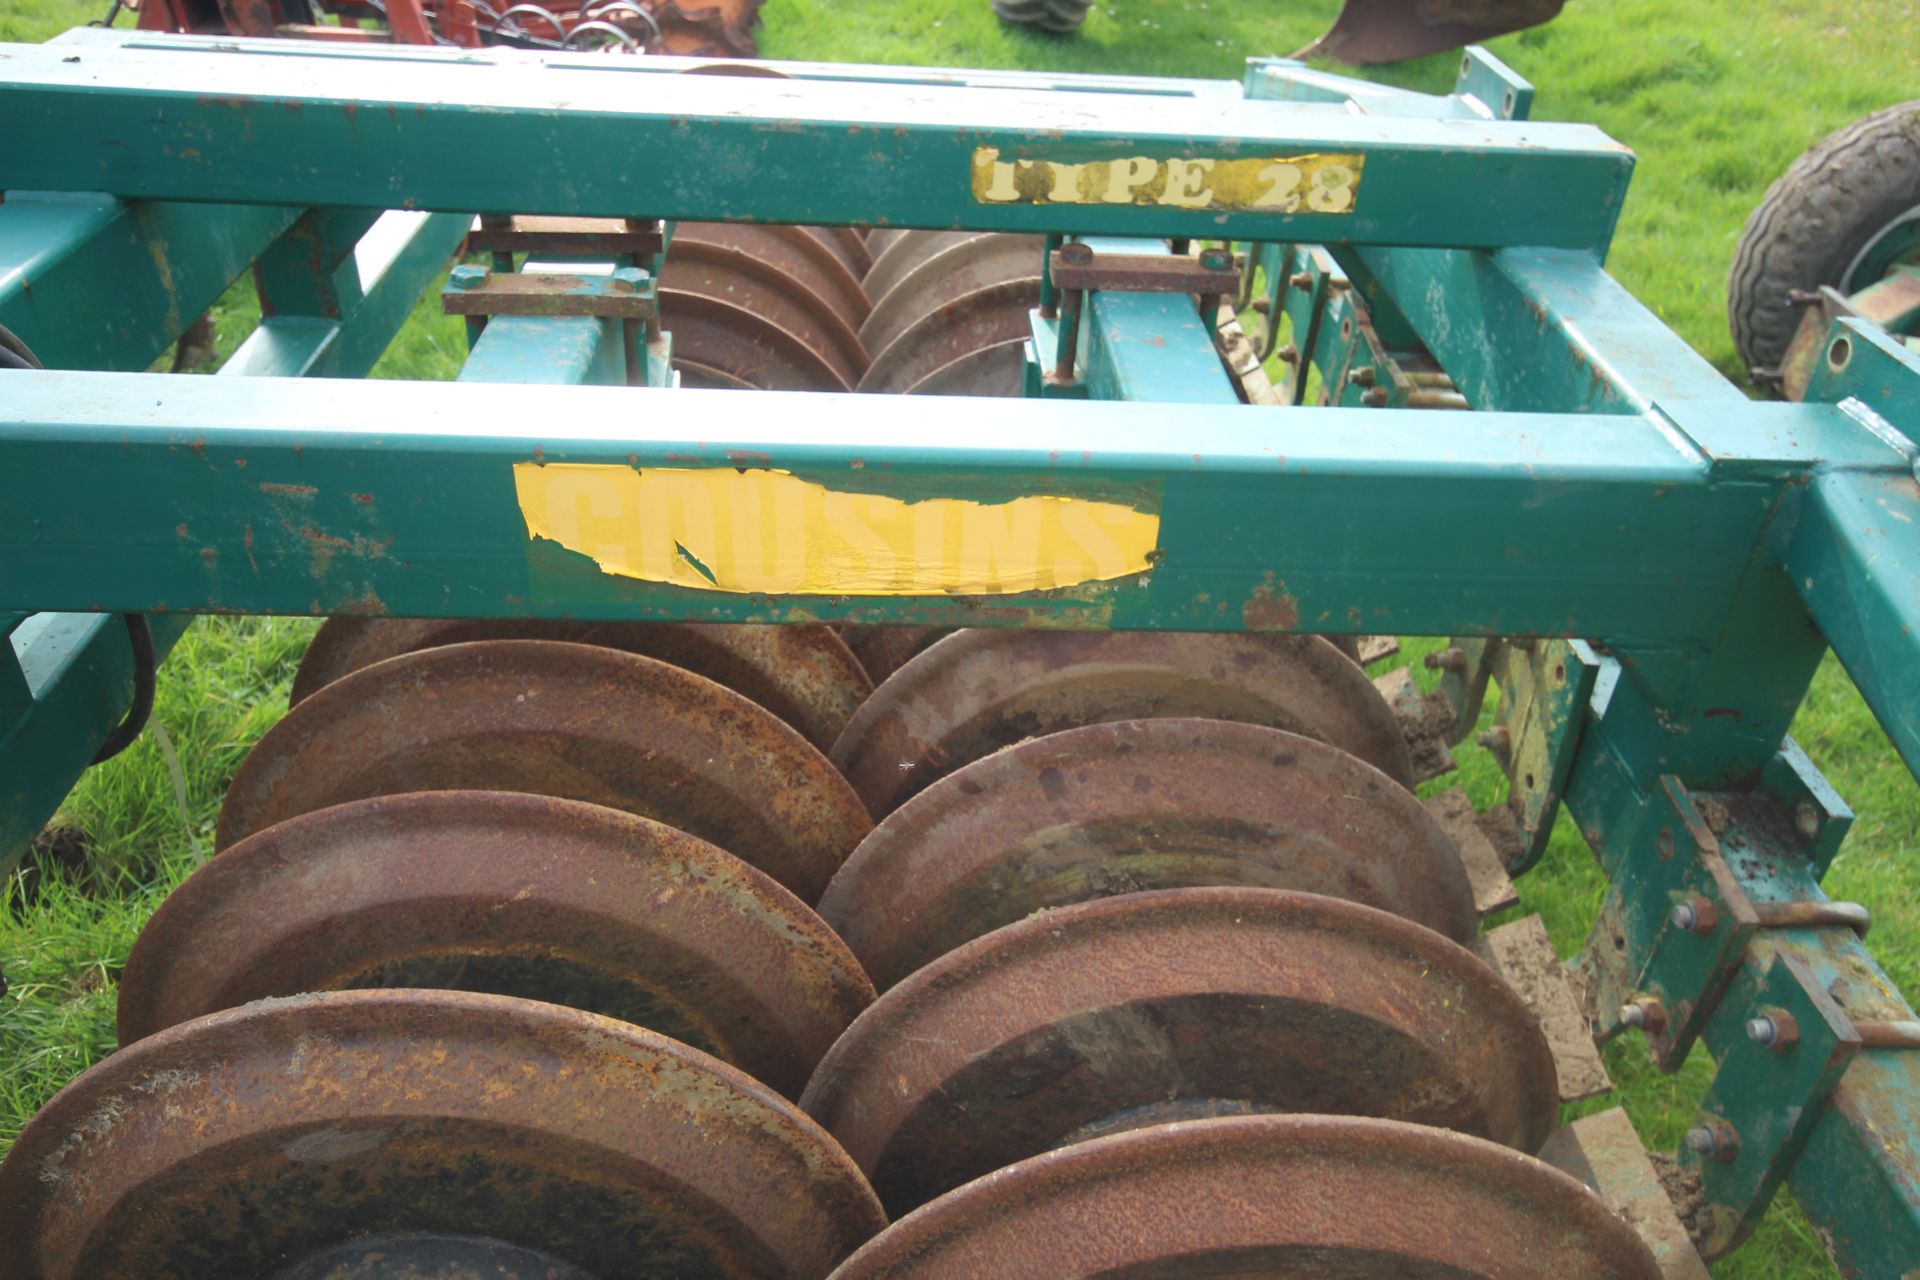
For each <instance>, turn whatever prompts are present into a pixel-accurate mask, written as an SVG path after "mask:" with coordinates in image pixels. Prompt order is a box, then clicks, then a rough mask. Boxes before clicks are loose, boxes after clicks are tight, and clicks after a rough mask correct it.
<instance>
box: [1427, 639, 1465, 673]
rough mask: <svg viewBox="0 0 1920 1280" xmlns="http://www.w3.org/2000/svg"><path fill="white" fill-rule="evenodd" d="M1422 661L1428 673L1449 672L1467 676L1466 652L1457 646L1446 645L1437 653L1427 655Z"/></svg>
mask: <svg viewBox="0 0 1920 1280" xmlns="http://www.w3.org/2000/svg"><path fill="white" fill-rule="evenodd" d="M1422 661H1424V662H1425V663H1426V664H1427V670H1429V671H1451V672H1453V673H1454V674H1455V675H1465V674H1467V651H1466V650H1465V649H1462V648H1461V647H1460V646H1459V645H1457V644H1455V645H1448V646H1447V647H1446V648H1444V649H1442V650H1441V651H1440V652H1438V653H1430V654H1428V655H1427V656H1426V657H1425V658H1424V659H1423V660H1422Z"/></svg>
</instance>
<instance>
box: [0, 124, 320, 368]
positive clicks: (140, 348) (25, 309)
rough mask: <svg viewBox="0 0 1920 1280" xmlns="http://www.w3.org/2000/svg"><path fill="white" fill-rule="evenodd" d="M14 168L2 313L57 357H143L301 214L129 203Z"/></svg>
mask: <svg viewBox="0 0 1920 1280" xmlns="http://www.w3.org/2000/svg"><path fill="white" fill-rule="evenodd" d="M14 132H15V128H14V125H13V123H12V122H11V121H9V123H8V124H7V125H6V126H5V127H4V128H0V135H7V134H12V133H14ZM56 132H57V131H56ZM69 141H70V139H69ZM14 179H15V175H14V174H12V173H10V172H9V171H8V169H7V167H6V165H5V163H4V162H0V182H5V183H6V184H7V185H8V186H9V187H12V188H15V189H11V190H8V191H7V193H6V202H5V203H4V204H0V325H5V326H6V327H7V328H9V329H11V330H13V332H15V333H16V334H18V335H19V336H20V338H21V340H22V341H24V342H25V343H26V344H27V345H28V346H30V347H32V348H33V352H34V354H35V355H37V356H38V357H39V358H40V360H41V362H42V363H43V364H45V365H46V366H47V367H48V368H50V369H144V368H146V367H147V366H148V365H149V364H152V363H153V361H154V359H155V358H156V357H158V356H159V355H160V354H161V353H162V352H164V351H165V350H166V349H167V348H168V347H169V346H171V345H172V344H173V341H174V339H176V338H178V337H179V336H180V334H181V332H182V331H183V330H185V329H186V327H187V326H188V325H190V324H192V323H193V322H194V320H195V319H197V318H198V317H199V316H200V313H201V312H203V311H205V310H206V309H207V308H208V307H209V306H211V305H212V304H213V302H214V300H215V299H216V298H218V297H219V296H220V295H221V294H222V293H223V292H225V290H226V288H227V286H228V285H229V284H232V283H233V281H234V280H236V279H238V278H239V276H240V273H241V272H243V271H245V270H246V269H247V265H248V264H249V263H251V262H252V261H253V260H254V258H255V257H257V256H258V255H259V254H260V253H261V251H262V250H264V249H266V247H267V246H268V245H269V244H271V243H273V240H274V238H275V237H276V236H278V235H280V233H281V232H283V231H285V230H286V229H287V228H288V227H289V226H290V225H292V223H293V220H294V219H295V218H296V217H297V216H298V214H299V211H298V210H296V209H286V208H278V207H274V206H258V205H208V204H158V203H136V204H128V203H125V202H123V201H119V200H115V199H113V198H112V197H110V196H102V195H89V194H79V195H66V194H61V193H57V192H45V193H43V192H37V191H26V190H20V189H18V188H19V187H20V186H21V185H22V184H20V183H18V182H16V181H15V180H14Z"/></svg>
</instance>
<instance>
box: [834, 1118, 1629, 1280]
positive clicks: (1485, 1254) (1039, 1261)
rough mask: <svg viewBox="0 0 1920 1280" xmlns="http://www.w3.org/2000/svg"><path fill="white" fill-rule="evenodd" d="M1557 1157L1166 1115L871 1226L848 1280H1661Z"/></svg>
mask: <svg viewBox="0 0 1920 1280" xmlns="http://www.w3.org/2000/svg"><path fill="white" fill-rule="evenodd" d="M1660 1274H1661V1272H1660V1268H1659V1265H1658V1263H1657V1262H1656V1261H1655V1259H1654V1257H1653V1255H1652V1253H1651V1252H1650V1251H1649V1250H1648V1248H1647V1246H1646V1244H1645V1243H1644V1242H1643V1241H1642V1240H1641V1239H1640V1237H1639V1236H1638V1235H1637V1234H1636V1233H1635V1232H1634V1230H1633V1228H1632V1227H1631V1226H1629V1225H1628V1223H1627V1222H1626V1220H1625V1219H1623V1218H1621V1217H1620V1216H1619V1215H1617V1214H1615V1213H1614V1212H1613V1211H1612V1210H1611V1209H1609V1208H1608V1207H1607V1205H1606V1203H1605V1202H1604V1201H1603V1200H1601V1199H1600V1197H1599V1196H1597V1195H1595V1194H1594V1193H1593V1192H1592V1191H1590V1190H1588V1189H1587V1188H1586V1187H1585V1186H1584V1185H1582V1184H1581V1183H1579V1182H1576V1181H1575V1180H1574V1179H1572V1178H1570V1177H1568V1176H1567V1175H1566V1174H1564V1173H1562V1172H1560V1171H1559V1170H1558V1169H1555V1168H1553V1167H1552V1166H1551V1165H1548V1164H1544V1163H1542V1162H1541V1161H1538V1160H1535V1159H1533V1158H1532V1157H1531V1156H1525V1155H1521V1154H1520V1153H1519V1152H1516V1151H1509V1150H1508V1149H1506V1148H1505V1147H1500V1146H1496V1145H1494V1144H1492V1143H1488V1142H1482V1141H1480V1140H1478V1139H1476V1138H1469V1137H1466V1136H1464V1135H1461V1134H1457V1133H1448V1132H1446V1131H1445V1130H1442V1129H1429V1128H1424V1127H1422V1126H1419V1125H1410V1124H1397V1123H1394V1122H1392V1121H1388V1120H1366V1119H1357V1118H1353V1117H1347V1116H1276V1115H1260V1116H1235V1117H1227V1118H1220V1119H1211V1120H1195V1121H1192V1122H1189V1123H1184V1124H1165V1125H1157V1126H1154V1127H1152V1128H1148V1129H1141V1130H1137V1131H1135V1132H1132V1133H1126V1134H1120V1135H1118V1136H1115V1137H1110V1138H1102V1139H1099V1140H1098V1141H1094V1142H1085V1143H1080V1144H1077V1145H1075V1146H1072V1147H1068V1148H1066V1149H1064V1150H1060V1151H1050V1152H1048V1153H1046V1154H1044V1155H1038V1156H1034V1157H1033V1158H1032V1159H1030V1160H1023V1161H1021V1162H1020V1163H1019V1164H1016V1165H1014V1166H1012V1167H1011V1168H1007V1169H1002V1170H1000V1171H999V1172H997V1173H992V1174H989V1175H987V1176H986V1177H984V1178H981V1179H979V1180H978V1181H975V1182H971V1183H968V1184H967V1185H966V1186H964V1187H961V1188H960V1189H958V1190H957V1191H953V1192H950V1193H949V1194H947V1195H944V1196H942V1197H940V1199H938V1200H935V1201H934V1202H933V1203H932V1204H929V1205H927V1206H926V1207H925V1208H923V1209H921V1210H919V1211H917V1212H915V1213H913V1214H911V1215H909V1216H907V1217H905V1218H903V1219H901V1220H900V1221H898V1222H896V1223H894V1224H893V1225H892V1226H891V1227H888V1228H887V1229H886V1230H885V1231H883V1232H881V1233H880V1234H879V1235H878V1236H875V1237H874V1238H873V1239H872V1240H870V1241H868V1242H867V1243H866V1244H865V1245H864V1246H862V1247H861V1249H860V1251H859V1252H858V1253H856V1254H854V1255H853V1257H851V1258H849V1259H848V1260H847V1262H846V1264H845V1265H843V1266H842V1267H841V1268H840V1270H838V1271H836V1272H835V1273H834V1276H835V1280H906V1278H907V1277H912V1280H974V1278H975V1277H978V1276H994V1277H996V1278H997V1280H1055V1277H1058V1276H1095V1275H1097V1276H1108V1277H1120V1276H1124V1277H1127V1278H1128V1280H1180V1278H1184V1277H1224V1276H1260V1277H1280V1278H1283V1280H1461V1278H1463V1277H1468V1276H1476V1277H1496V1278H1500V1280H1523V1278H1524V1280H1533V1278H1534V1277H1541V1276H1555V1277H1568V1278H1569V1280H1570V1278H1571V1277H1574V1276H1578V1277H1581V1280H1659V1277H1660Z"/></svg>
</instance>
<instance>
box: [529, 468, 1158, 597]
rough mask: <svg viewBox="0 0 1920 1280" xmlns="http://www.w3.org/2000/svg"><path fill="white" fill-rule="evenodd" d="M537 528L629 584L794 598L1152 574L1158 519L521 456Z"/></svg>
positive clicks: (788, 477) (999, 591)
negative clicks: (902, 496)
mask: <svg viewBox="0 0 1920 1280" xmlns="http://www.w3.org/2000/svg"><path fill="white" fill-rule="evenodd" d="M513 483H514V490H515V492H516V494H517V495H518V497H519V500H520V512H521V514H522V515H523V516H524V517H525V518H526V521H527V532H528V533H529V534H530V535H532V536H533V537H536V538H549V539H551V540H553V541H554V542H557V543H559V544H560V545H561V546H563V547H566V548H568V549H569V550H572V551H578V552H580V553H581V554H583V555H587V556H591V557H592V558H593V560H594V562H595V563H597V564H598V565H599V566H600V568H601V569H602V570H603V571H605V572H607V573H611V574H618V575H619V576H621V577H624V578H642V579H645V580H646V581H648V582H668V583H672V584H673V585H675V586H680V587H693V588H696V589H699V590H706V591H731V592H764V593H769V594H781V595H883V596H884V595H938V594H941V593H949V592H950V593H955V594H962V595H1010V594H1014V593H1017V592H1025V591H1045V590H1047V589H1048V588H1051V587H1070V586H1073V585H1075V584H1076V583H1082V582H1097V581H1104V580H1106V579H1110V578H1119V577H1124V576H1126V575H1128V574H1133V573H1139V572H1141V571H1143V570H1145V569H1146V568H1147V567H1148V557H1149V554H1150V553H1151V552H1152V551H1153V549H1154V547H1155V545H1156V543H1157V540H1158V538H1159V534H1160V517H1159V515H1158V514H1157V513H1149V512H1143V511H1137V510H1135V509H1134V508H1133V507H1131V506H1128V505H1127V504H1125V503H1121V502H1103V501H1095V500H1092V499H1087V498H1058V497H1051V496H1044V495H1036V496H1033V497H1025V498H1015V499H1013V500H1012V501H1010V502H998V503H979V502H972V501H968V500H966V499H962V498H926V499H923V500H921V501H919V502H904V501H902V500H901V499H899V498H893V497H888V496H887V495H885V494H875V493H847V492H842V491H840V490H836V489H829V488H827V487H826V486H825V485H821V484H815V483H813V482H811V481H808V480H802V479H800V478H799V477H798V476H795V475H792V474H790V473H788V472H785V471H779V470H773V469H768V468H747V469H738V468H734V467H709V468H678V467H647V468H642V469H635V468H633V467H622V466H612V465H605V464H598V463H537V462H518V463H515V464H514V467H513Z"/></svg>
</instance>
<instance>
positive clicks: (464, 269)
mask: <svg viewBox="0 0 1920 1280" xmlns="http://www.w3.org/2000/svg"><path fill="white" fill-rule="evenodd" d="M492 275H493V272H492V271H490V270H489V269H487V268H486V267H483V266H480V265H478V264H476V263H472V262H463V263H461V264H460V265H459V266H457V267H455V268H454V269H453V270H452V271H450V272H448V273H447V284H448V285H449V286H450V287H452V288H455V289H478V288H479V287H480V286H481V285H483V284H485V283H486V282H487V280H488V279H489V278H490V277H491V276H492Z"/></svg>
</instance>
